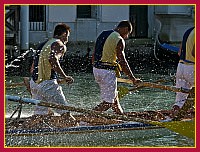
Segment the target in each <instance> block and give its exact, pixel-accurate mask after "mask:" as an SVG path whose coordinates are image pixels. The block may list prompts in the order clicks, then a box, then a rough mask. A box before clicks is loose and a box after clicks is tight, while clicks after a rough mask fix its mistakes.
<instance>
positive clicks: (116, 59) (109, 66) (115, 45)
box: [93, 21, 141, 114]
mask: <svg viewBox="0 0 200 152" xmlns="http://www.w3.org/2000/svg"><path fill="white" fill-rule="evenodd" d="M131 32H132V25H131V23H130V22H129V21H121V22H120V23H119V24H118V26H117V27H116V29H114V30H108V31H103V32H102V33H101V34H100V35H99V36H98V38H97V40H96V45H95V51H94V53H93V74H94V77H95V80H96V82H97V83H98V84H99V87H100V92H101V100H102V102H101V103H100V104H99V105H98V106H96V107H95V108H94V109H93V110H96V111H106V110H108V109H109V108H111V107H112V109H113V111H114V113H116V114H123V110H122V108H121V106H120V104H119V99H118V94H117V78H116V77H118V76H120V71H123V72H124V73H125V74H126V75H127V76H128V77H129V79H130V80H132V81H133V84H136V83H139V82H141V80H140V79H136V78H135V77H134V75H133V73H132V71H131V69H130V67H129V64H128V62H127V60H126V58H125V54H124V48H125V41H124V39H126V38H128V36H129V34H130V33H131Z"/></svg>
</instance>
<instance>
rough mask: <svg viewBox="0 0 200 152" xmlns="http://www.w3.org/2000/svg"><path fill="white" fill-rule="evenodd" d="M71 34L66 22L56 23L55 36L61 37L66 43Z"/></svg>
mask: <svg viewBox="0 0 200 152" xmlns="http://www.w3.org/2000/svg"><path fill="white" fill-rule="evenodd" d="M69 34H70V27H69V26H68V25H66V24H64V23H60V24H58V25H56V27H55V29H54V37H55V38H59V39H60V40H61V41H63V42H64V43H67V42H68V37H69Z"/></svg>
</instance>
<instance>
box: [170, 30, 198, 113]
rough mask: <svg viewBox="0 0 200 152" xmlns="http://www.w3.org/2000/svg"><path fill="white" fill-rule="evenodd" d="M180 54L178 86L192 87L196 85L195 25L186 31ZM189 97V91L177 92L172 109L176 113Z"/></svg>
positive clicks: (177, 74) (177, 76) (177, 73)
mask: <svg viewBox="0 0 200 152" xmlns="http://www.w3.org/2000/svg"><path fill="white" fill-rule="evenodd" d="M178 54H179V56H180V60H179V63H178V67H177V72H176V87H177V88H185V89H191V88H192V87H194V86H195V80H194V78H195V77H194V75H195V68H194V66H195V27H192V28H190V29H188V30H187V31H186V32H185V33H184V36H183V40H182V44H181V47H180V50H179V53H178ZM187 97H188V94H187V93H182V92H177V93H176V101H175V104H174V105H173V109H172V111H173V113H174V115H175V114H176V113H177V112H178V111H179V110H180V109H181V108H182V107H183V105H184V103H185V102H186V100H187Z"/></svg>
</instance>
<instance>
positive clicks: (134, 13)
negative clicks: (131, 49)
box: [129, 5, 148, 38]
mask: <svg viewBox="0 0 200 152" xmlns="http://www.w3.org/2000/svg"><path fill="white" fill-rule="evenodd" d="M129 15H130V21H131V23H132V24H133V32H132V34H131V37H134V38H147V37H148V6H146V5H134V6H130V14H129Z"/></svg>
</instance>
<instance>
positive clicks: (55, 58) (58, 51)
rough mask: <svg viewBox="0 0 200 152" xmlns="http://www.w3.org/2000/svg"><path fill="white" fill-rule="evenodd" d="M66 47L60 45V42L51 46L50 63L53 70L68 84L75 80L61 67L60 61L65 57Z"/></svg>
mask: <svg viewBox="0 0 200 152" xmlns="http://www.w3.org/2000/svg"><path fill="white" fill-rule="evenodd" d="M65 49H66V48H65V46H64V45H61V44H59V43H58V42H55V43H53V44H52V45H51V53H50V56H49V62H50V64H51V67H52V69H53V70H54V71H55V72H57V73H58V74H60V75H61V76H62V77H64V79H66V81H67V82H68V83H72V82H73V78H72V77H70V76H67V75H66V74H65V72H64V71H63V69H62V68H61V66H60V62H59V59H60V58H61V57H62V56H63V55H64V52H65Z"/></svg>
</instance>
